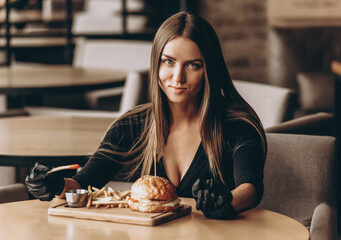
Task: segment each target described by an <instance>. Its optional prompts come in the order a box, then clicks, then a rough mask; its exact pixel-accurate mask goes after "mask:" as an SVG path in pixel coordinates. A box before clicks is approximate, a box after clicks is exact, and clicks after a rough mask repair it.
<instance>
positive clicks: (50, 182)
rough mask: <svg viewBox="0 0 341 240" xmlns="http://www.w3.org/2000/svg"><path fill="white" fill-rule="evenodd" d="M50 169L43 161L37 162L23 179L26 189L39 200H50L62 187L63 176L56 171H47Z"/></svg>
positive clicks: (63, 182) (63, 183) (61, 190)
mask: <svg viewBox="0 0 341 240" xmlns="http://www.w3.org/2000/svg"><path fill="white" fill-rule="evenodd" d="M50 169H51V168H50V167H48V166H46V165H44V164H43V163H40V162H37V163H36V164H35V166H34V168H33V169H32V171H31V172H30V173H29V174H28V175H27V177H26V179H25V183H26V186H27V189H28V191H29V192H30V193H31V194H32V196H33V197H35V198H38V199H40V200H41V201H50V200H52V199H53V198H54V197H55V195H59V194H61V193H62V192H63V189H64V185H65V181H64V178H63V177H62V176H61V175H60V174H58V172H55V173H48V171H49V170H50Z"/></svg>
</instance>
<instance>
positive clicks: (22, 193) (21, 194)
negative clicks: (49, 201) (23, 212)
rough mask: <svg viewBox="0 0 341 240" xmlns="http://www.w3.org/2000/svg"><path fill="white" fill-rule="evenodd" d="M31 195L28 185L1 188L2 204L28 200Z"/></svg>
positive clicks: (17, 184)
mask: <svg viewBox="0 0 341 240" xmlns="http://www.w3.org/2000/svg"><path fill="white" fill-rule="evenodd" d="M28 199H29V195H28V191H27V188H26V185H25V184H23V183H14V184H8V185H5V186H0V204H1V203H8V202H15V201H23V200H28Z"/></svg>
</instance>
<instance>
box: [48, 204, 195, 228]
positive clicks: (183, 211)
mask: <svg viewBox="0 0 341 240" xmlns="http://www.w3.org/2000/svg"><path fill="white" fill-rule="evenodd" d="M60 202H61V201H59V203H57V204H56V202H54V204H52V206H51V207H50V208H49V209H48V214H49V215H53V216H62V217H72V218H80V219H90V220H99V221H108V222H117V223H128V224H138V225H146V226H156V225H159V224H162V223H165V222H168V221H171V220H174V219H176V218H180V217H183V216H186V215H188V214H190V213H191V211H192V208H191V206H189V205H185V204H180V206H179V208H178V209H177V211H174V212H167V213H141V212H136V211H132V210H130V209H129V208H117V207H116V208H95V207H91V208H86V207H82V208H71V207H68V206H67V205H66V202H65V200H64V201H63V203H60Z"/></svg>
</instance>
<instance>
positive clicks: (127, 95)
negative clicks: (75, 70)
mask: <svg viewBox="0 0 341 240" xmlns="http://www.w3.org/2000/svg"><path fill="white" fill-rule="evenodd" d="M151 49H152V42H150V41H122V40H89V39H79V40H78V42H77V45H76V49H75V55H74V62H73V65H74V66H75V67H82V68H102V69H116V70H124V71H128V74H127V78H126V82H125V84H124V88H123V93H122V98H121V101H120V108H119V109H120V110H119V111H120V112H121V113H124V112H125V111H127V110H130V109H131V108H133V107H134V106H136V105H138V104H140V103H144V102H147V88H148V87H147V80H148V71H149V66H150V54H151ZM99 91H101V90H99ZM99 91H96V92H97V93H98V92H99ZM93 95H96V93H95V94H93ZM90 96H91V93H90V94H88V95H87V97H88V98H90V99H91V97H90ZM93 98H96V97H93Z"/></svg>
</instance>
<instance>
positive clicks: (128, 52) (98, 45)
mask: <svg viewBox="0 0 341 240" xmlns="http://www.w3.org/2000/svg"><path fill="white" fill-rule="evenodd" d="M151 50H152V42H150V41H136V40H129V41H128V40H124V41H122V40H111V39H110V40H91V39H83V38H81V39H78V40H77V42H76V49H75V53H74V59H73V66H74V67H82V68H103V69H114V70H124V71H146V70H149V66H150V54H151Z"/></svg>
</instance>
